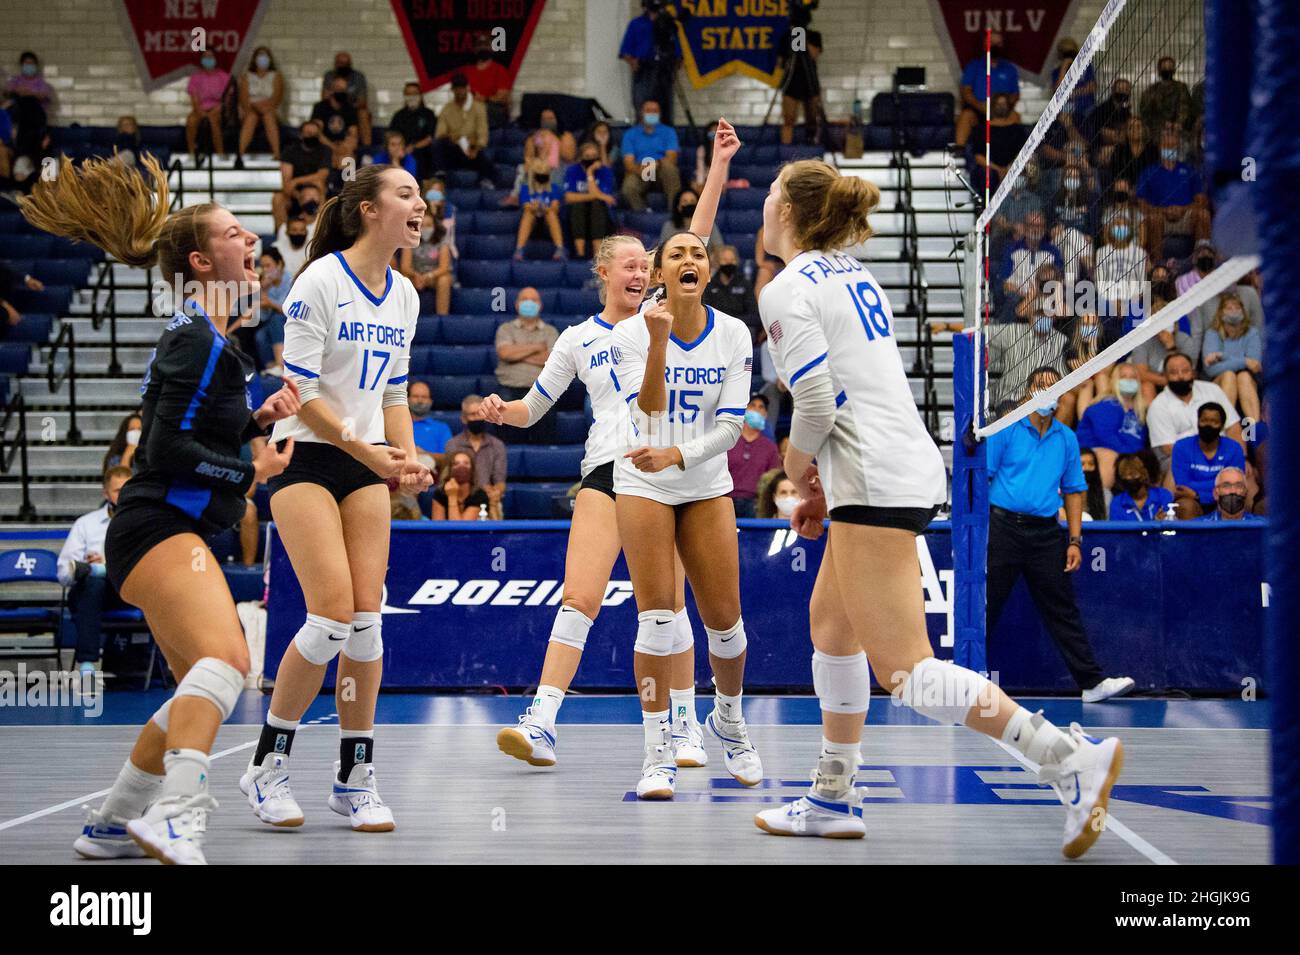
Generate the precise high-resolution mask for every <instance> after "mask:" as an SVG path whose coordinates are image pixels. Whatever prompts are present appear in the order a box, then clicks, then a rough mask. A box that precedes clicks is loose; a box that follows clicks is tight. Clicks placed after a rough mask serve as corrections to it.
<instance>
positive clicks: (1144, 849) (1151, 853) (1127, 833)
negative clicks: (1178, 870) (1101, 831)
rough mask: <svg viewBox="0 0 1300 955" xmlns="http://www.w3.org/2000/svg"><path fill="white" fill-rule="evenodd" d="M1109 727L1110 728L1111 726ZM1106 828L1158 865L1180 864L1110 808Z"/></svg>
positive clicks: (1020, 757) (1021, 759)
mask: <svg viewBox="0 0 1300 955" xmlns="http://www.w3.org/2000/svg"><path fill="white" fill-rule="evenodd" d="M1107 728H1108V729H1109V727H1107ZM980 735H983V734H980ZM986 738H987V739H988V740H989V741H990V742H992V743H994V744H995V745H997V746H998V747H999V748H1000V749H1002V750H1003V751H1005V752H1006V753H1007V754H1008V755H1010V756H1011V757H1012V758H1013V759H1015V760H1016V762H1018V763H1020V765H1021V766H1023V767H1025V769H1027V770H1029V771H1030V772H1031V773H1037V772H1038V766H1037V765H1035V764H1034V763H1032V762H1030V761H1029V759H1028V758H1027V757H1026V756H1025V755H1024V754H1023V753H1021V752H1020V751H1019V750H1017V749H1013V748H1011V747H1010V746H1008V745H1007V744H1006V743H1004V742H1002V741H1001V740H999V739H993V737H991V736H989V737H986ZM1106 830H1107V831H1108V832H1113V833H1115V835H1117V836H1119V837H1120V838H1121V839H1123V840H1124V841H1125V842H1127V843H1128V844H1129V845H1130V846H1132V847H1133V848H1134V849H1136V850H1137V851H1138V852H1140V853H1142V855H1144V856H1146V857H1147V859H1148V860H1150V861H1151V862H1154V863H1155V864H1156V865H1178V863H1177V862H1175V861H1174V860H1173V859H1171V858H1169V856H1167V855H1165V854H1164V853H1163V852H1161V851H1160V850H1159V849H1157V848H1156V847H1155V846H1153V845H1152V844H1151V843H1149V842H1147V841H1146V840H1145V839H1143V838H1142V837H1141V836H1139V835H1138V834H1137V833H1136V832H1134V831H1133V830H1132V829H1130V828H1129V827H1128V826H1126V825H1124V824H1123V823H1122V822H1120V821H1119V820H1118V819H1116V818H1115V813H1114V812H1112V811H1110V809H1109V808H1108V809H1107V811H1106Z"/></svg>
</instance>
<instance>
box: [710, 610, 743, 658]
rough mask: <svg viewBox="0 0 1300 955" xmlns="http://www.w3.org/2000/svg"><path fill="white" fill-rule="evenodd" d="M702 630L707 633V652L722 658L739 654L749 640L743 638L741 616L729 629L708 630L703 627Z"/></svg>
mask: <svg viewBox="0 0 1300 955" xmlns="http://www.w3.org/2000/svg"><path fill="white" fill-rule="evenodd" d="M704 632H705V633H707V634H708V635H709V652H710V653H711V654H713V655H714V656H715V657H720V658H721V659H723V660H734V659H735V658H736V657H738V656H740V655H741V654H742V653H744V652H745V647H746V646H747V645H748V642H749V641H747V640H746V639H745V619H744V618H743V617H741V618H739V619H737V620H736V622H735V623H734V624H732V625H731V629H729V630H710V629H709V628H708V627H705V628H704Z"/></svg>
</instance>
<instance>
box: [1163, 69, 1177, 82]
mask: <svg viewBox="0 0 1300 955" xmlns="http://www.w3.org/2000/svg"><path fill="white" fill-rule="evenodd" d="M1160 78H1161V79H1162V80H1172V79H1173V78H1174V71H1173V70H1161V71H1160Z"/></svg>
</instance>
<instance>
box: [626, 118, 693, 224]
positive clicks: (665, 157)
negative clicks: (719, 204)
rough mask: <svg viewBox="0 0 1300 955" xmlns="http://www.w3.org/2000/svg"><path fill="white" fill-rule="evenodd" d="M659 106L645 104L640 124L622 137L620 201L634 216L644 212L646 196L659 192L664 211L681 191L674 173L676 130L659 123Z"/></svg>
mask: <svg viewBox="0 0 1300 955" xmlns="http://www.w3.org/2000/svg"><path fill="white" fill-rule="evenodd" d="M661 118H662V117H661V115H660V112H659V103H658V102H657V101H656V100H652V99H649V100H646V101H645V103H644V105H642V107H641V123H640V124H639V125H637V126H633V127H631V128H629V129H628V131H627V132H625V133H624V134H623V140H622V142H620V143H619V146H620V148H621V149H622V150H623V198H624V199H626V200H627V204H628V206H629V207H630V208H632V209H633V210H634V211H636V212H644V211H645V207H646V203H645V197H646V194H647V193H648V192H649V191H650V190H651V189H659V190H661V191H662V192H663V194H664V199H665V200H667V203H668V208H669V209H672V208H674V206H675V205H676V203H677V193H679V192H681V191H682V176H681V173H680V172H678V170H677V153H678V151H679V149H680V146H679V145H678V142H677V130H675V129H673V128H672V126H669V125H666V124H664V123H662V122H660V120H661Z"/></svg>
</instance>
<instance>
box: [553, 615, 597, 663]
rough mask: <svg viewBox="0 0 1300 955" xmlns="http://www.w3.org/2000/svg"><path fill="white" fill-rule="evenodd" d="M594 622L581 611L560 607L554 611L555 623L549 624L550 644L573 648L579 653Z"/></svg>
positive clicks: (585, 643) (584, 645)
mask: <svg viewBox="0 0 1300 955" xmlns="http://www.w3.org/2000/svg"><path fill="white" fill-rule="evenodd" d="M592 623H594V621H593V620H592V619H591V618H590V617H588V616H587V615H586V614H585V613H583V612H582V611H581V610H577V609H575V608H573V607H561V608H560V609H559V610H557V611H555V623H553V624H551V642H552V643H562V644H564V645H565V646H566V647H573V649H575V650H577V651H578V652H579V653H581V652H582V651H583V649H584V648H585V647H586V646H587V634H588V633H590V632H591V625H592Z"/></svg>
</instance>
